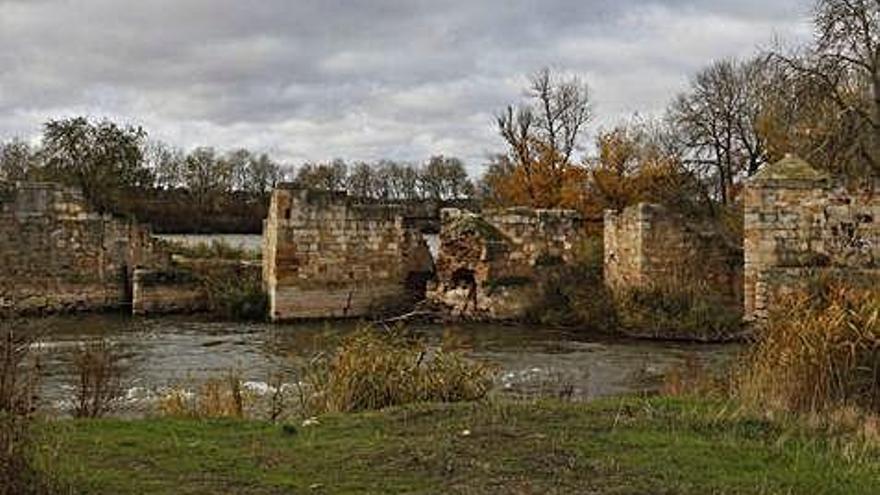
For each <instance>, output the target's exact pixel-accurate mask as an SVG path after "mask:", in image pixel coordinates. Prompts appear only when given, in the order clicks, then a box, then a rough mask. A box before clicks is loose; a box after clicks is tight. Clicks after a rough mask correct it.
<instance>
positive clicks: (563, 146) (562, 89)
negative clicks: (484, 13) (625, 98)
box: [483, 69, 592, 208]
mask: <svg viewBox="0 0 880 495" xmlns="http://www.w3.org/2000/svg"><path fill="white" fill-rule="evenodd" d="M529 97H530V101H529V102H528V103H524V104H522V105H519V106H513V105H511V106H508V107H507V108H506V109H505V111H504V112H502V113H501V114H499V115H498V117H497V124H498V130H499V133H500V134H501V137H502V138H504V140H505V141H506V142H507V144H508V146H509V151H508V153H507V155H504V156H503V158H502V157H496V158H495V161H494V162H493V163H492V164H490V166H489V169H488V170H487V172H486V174H485V176H484V178H483V189H484V191H485V192H486V194H487V197H488V199H489V201H490V202H491V203H493V204H495V205H497V206H511V205H523V206H532V207H536V208H560V207H561V208H578V207H580V206H582V202H583V192H584V189H585V179H586V177H587V173H586V170H585V169H584V168H583V167H581V166H580V165H577V164H575V163H573V154H574V152H575V151H576V150H577V148H578V145H579V141H580V138H581V137H582V134H583V131H584V128H585V126H586V124H587V123H588V122H589V120H590V118H591V116H592V112H591V108H590V99H589V89H588V87H587V85H586V84H585V83H583V82H581V80H580V79H579V78H577V77H571V78H567V79H563V78H560V77H558V76H555V75H554V74H552V73H551V72H550V70H549V69H543V70H541V71H538V72H537V73H535V74H534V75H533V76H532V78H531V84H530V86H529Z"/></svg>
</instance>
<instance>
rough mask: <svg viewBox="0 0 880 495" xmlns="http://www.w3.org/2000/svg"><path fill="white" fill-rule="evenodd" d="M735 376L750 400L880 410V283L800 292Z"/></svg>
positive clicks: (800, 407) (790, 406)
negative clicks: (878, 286) (879, 284)
mask: <svg viewBox="0 0 880 495" xmlns="http://www.w3.org/2000/svg"><path fill="white" fill-rule="evenodd" d="M779 307H780V308H784V309H782V310H780V311H778V312H777V313H776V314H774V315H772V316H771V320H770V322H769V324H768V325H767V327H766V328H764V329H762V330H761V331H759V332H758V336H757V338H756V341H755V343H754V345H753V346H752V347H751V349H750V351H749V352H748V354H747V355H746V356H745V359H744V361H743V364H742V366H741V367H740V369H739V370H738V371H737V373H736V375H735V376H734V381H735V389H736V391H737V393H738V395H739V397H740V398H741V399H742V400H743V401H744V402H745V403H747V404H751V405H756V406H760V407H763V408H772V409H782V410H786V411H793V412H822V411H828V410H833V409H837V408H841V407H850V406H852V407H857V408H860V409H863V410H865V411H868V412H878V411H880V289H878V288H877V287H857V286H854V285H853V284H847V283H846V282H844V281H840V282H829V283H826V284H822V286H821V290H809V291H803V292H801V293H797V294H792V295H790V296H788V297H787V299H786V300H785V301H784V302H783V303H782V304H780V305H779Z"/></svg>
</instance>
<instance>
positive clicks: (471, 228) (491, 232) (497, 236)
mask: <svg viewBox="0 0 880 495" xmlns="http://www.w3.org/2000/svg"><path fill="white" fill-rule="evenodd" d="M446 234H447V235H449V236H450V237H453V238H457V237H461V236H464V235H467V234H474V235H477V236H479V237H481V238H482V239H485V240H486V241H490V242H507V241H508V239H507V236H505V235H504V233H503V232H501V231H500V230H498V228H496V227H495V226H494V225H492V224H491V223H489V222H487V221H486V220H485V219H484V218H483V217H481V216H478V215H474V214H465V215H462V216H460V217H458V218H456V219H455V220H453V221H452V222H451V223H450V224H449V226H448V227H446Z"/></svg>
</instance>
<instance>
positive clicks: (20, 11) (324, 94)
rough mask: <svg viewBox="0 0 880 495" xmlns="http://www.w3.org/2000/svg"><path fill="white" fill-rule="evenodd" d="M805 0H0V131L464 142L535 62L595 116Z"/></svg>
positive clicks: (797, 19) (731, 47)
mask: <svg viewBox="0 0 880 495" xmlns="http://www.w3.org/2000/svg"><path fill="white" fill-rule="evenodd" d="M808 14H809V3H808V0H782V1H774V2H766V1H757V0H745V1H741V2H727V1H723V0H703V1H685V0H666V1H657V2H651V3H645V2H638V1H635V0H627V1H614V0H599V1H577V0H570V1H566V0H545V1H538V0H536V1H529V0H513V1H505V0H495V1H482V2H474V1H471V0H455V1H446V2H441V1H422V0H417V1H405V0H400V1H392V0H378V1H376V0H374V1H370V2H357V3H355V2H350V1H342V0H325V1H321V0H301V1H297V2H289V1H286V0H262V1H259V2H242V1H240V0H154V1H149V2H120V1H118V0H82V1H78V2H69V1H63V0H38V1H33V0H29V1H9V0H0V139H2V138H4V137H9V136H12V135H24V136H32V135H35V134H36V133H38V132H39V125H40V123H41V122H43V121H45V120H46V119H48V118H53V117H58V116H65V115H74V114H77V113H89V114H93V115H97V116H108V117H114V118H121V119H128V120H135V121H137V122H140V123H142V124H143V125H145V126H146V127H148V129H149V130H150V131H151V132H152V134H153V135H154V136H156V137H160V138H162V139H166V140H168V141H171V142H173V143H175V144H179V145H182V146H185V147H190V146H194V145H200V144H207V145H213V146H217V147H220V148H226V147H232V146H248V147H252V148H256V149H262V150H267V151H272V152H274V153H277V154H278V155H279V158H282V159H285V160H289V161H292V162H298V161H301V160H306V159H327V158H331V157H337V156H338V157H346V158H351V159H371V158H380V157H391V158H397V159H406V160H416V159H422V158H424V157H426V156H427V155H428V154H431V153H446V154H452V155H458V156H462V157H464V158H465V159H467V160H468V161H469V162H470V165H471V167H472V170H476V169H477V167H478V166H479V164H480V162H481V160H482V158H483V156H484V155H485V153H486V152H488V151H491V150H495V149H499V148H500V147H501V143H500V141H499V140H498V138H497V137H496V136H495V135H494V130H493V129H492V114H493V112H495V111H497V110H498V109H500V108H501V107H503V105H505V104H506V103H508V102H512V101H516V100H517V99H518V98H519V97H520V96H521V92H522V90H521V88H522V84H523V83H524V81H525V79H524V75H525V74H527V73H529V72H531V71H533V70H535V69H537V68H539V67H541V66H544V65H550V66H553V67H556V68H560V69H562V70H565V71H568V72H572V73H578V74H582V75H584V76H585V78H586V79H587V80H588V81H589V82H590V84H591V85H592V87H593V90H594V91H593V94H594V98H595V100H596V106H597V117H598V118H597V122H596V123H595V126H599V125H607V124H608V123H610V122H613V121H614V120H615V119H618V118H620V117H623V116H626V115H627V114H631V113H632V112H634V111H641V112H649V113H650V112H656V111H659V110H660V109H662V108H663V106H664V105H665V103H666V101H667V100H668V99H669V98H671V97H672V96H673V94H674V93H675V92H676V91H678V90H680V89H681V88H682V87H683V84H685V83H686V81H687V78H688V76H689V75H690V73H691V72H693V71H694V70H696V69H697V68H699V67H700V66H702V65H704V64H706V63H708V62H709V61H710V60H712V59H714V58H720V57H724V56H730V55H744V54H748V53H750V52H751V51H752V50H754V47H755V45H756V44H757V43H765V44H766V43H769V41H770V39H771V38H772V37H773V36H774V35H778V36H780V37H783V38H798V37H803V36H805V35H806V34H807V33H808V32H809V26H808V23H807V17H808Z"/></svg>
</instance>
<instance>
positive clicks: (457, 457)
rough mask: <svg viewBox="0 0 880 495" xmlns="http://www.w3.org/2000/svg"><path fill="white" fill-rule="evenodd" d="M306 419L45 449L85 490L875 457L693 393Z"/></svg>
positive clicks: (778, 468) (183, 429) (452, 479)
mask: <svg viewBox="0 0 880 495" xmlns="http://www.w3.org/2000/svg"><path fill="white" fill-rule="evenodd" d="M306 424H307V426H304V424H303V423H301V422H296V423H289V424H286V425H273V424H270V423H267V422H254V421H230V420H223V421H217V420H215V421H196V420H166V419H147V420H136V421H125V420H118V419H108V420H91V421H86V420H77V421H72V420H64V421H58V422H53V423H50V424H48V425H46V428H45V429H44V438H45V441H44V448H43V450H42V455H43V456H44V460H46V461H47V462H49V463H51V462H53V460H52V459H51V457H52V455H56V456H57V457H58V458H57V459H55V461H56V462H57V463H58V464H57V465H58V466H59V470H58V471H57V472H58V473H59V474H58V476H59V479H60V481H62V482H64V483H69V484H71V485H73V486H74V487H76V488H77V489H78V490H81V491H84V492H86V493H113V494H128V493H131V494H135V493H137V494H147V493H150V494H166V493H168V494H170V493H175V494H179V493H246V494H270V493H271V494H275V493H328V494H330V493H333V494H336V493H618V494H623V493H630V494H635V493H683V494H686V493H693V494H705V493H755V494H757V493H761V494H766V493H816V494H820V493H821V494H825V493H827V494H834V493H840V494H860V493H865V494H868V493H877V491H878V490H880V461H878V457H877V453H876V451H866V450H862V449H858V448H850V449H848V450H847V447H846V445H842V444H841V443H840V441H839V440H840V439H839V438H838V439H834V438H832V437H830V436H828V435H825V434H819V433H813V434H805V433H804V432H803V431H801V430H800V429H799V427H798V426H796V425H793V424H789V423H786V422H785V421H781V420H776V421H771V420H767V419H765V418H759V417H755V416H750V415H749V414H746V413H742V412H737V408H736V406H735V404H732V403H726V402H713V401H710V400H705V399H701V400H690V399H671V398H659V397H658V398H653V399H638V398H611V399H603V400H600V401H595V402H591V403H577V402H558V401H539V402H533V401H509V400H489V401H482V402H477V403H459V404H454V405H451V404H416V405H411V406H406V407H398V408H390V409H386V410H382V411H378V412H368V413H359V414H345V415H327V416H322V417H319V418H317V420H312V421H309V422H308V423H306ZM847 452H848V453H847ZM854 452H857V453H855V454H854Z"/></svg>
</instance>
